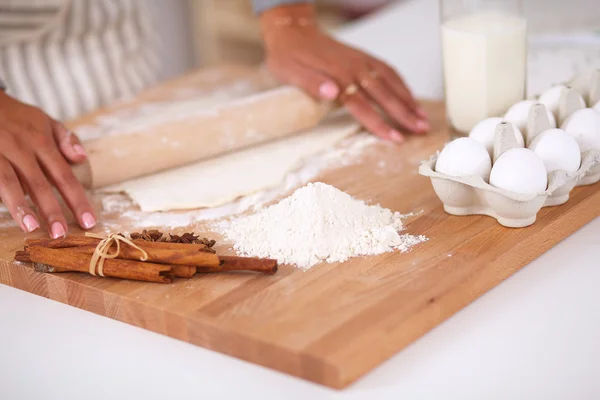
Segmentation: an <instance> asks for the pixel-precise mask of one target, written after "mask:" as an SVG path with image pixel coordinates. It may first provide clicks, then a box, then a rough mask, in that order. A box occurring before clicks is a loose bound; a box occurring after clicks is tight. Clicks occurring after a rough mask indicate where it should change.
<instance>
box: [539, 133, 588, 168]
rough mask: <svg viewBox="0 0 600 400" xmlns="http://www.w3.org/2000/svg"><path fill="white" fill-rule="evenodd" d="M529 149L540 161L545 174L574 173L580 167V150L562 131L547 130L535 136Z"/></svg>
mask: <svg viewBox="0 0 600 400" xmlns="http://www.w3.org/2000/svg"><path fill="white" fill-rule="evenodd" d="M529 149H530V150H531V151H533V152H534V153H535V154H536V155H537V156H538V157H539V158H541V159H542V161H543V162H544V165H545V166H546V172H547V173H550V172H552V171H556V170H563V171H567V172H569V173H573V172H576V171H577V170H578V169H579V167H580V166H581V150H579V145H578V144H577V141H576V140H575V139H574V138H573V137H572V136H570V135H569V134H567V133H566V132H565V131H563V130H562V129H548V130H547V131H544V132H542V133H540V134H539V135H537V136H536V137H535V139H533V141H532V142H531V145H530V146H529Z"/></svg>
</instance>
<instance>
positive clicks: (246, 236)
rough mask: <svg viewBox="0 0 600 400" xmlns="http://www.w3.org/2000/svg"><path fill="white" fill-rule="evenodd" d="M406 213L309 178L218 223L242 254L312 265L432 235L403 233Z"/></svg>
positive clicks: (378, 251)
mask: <svg viewBox="0 0 600 400" xmlns="http://www.w3.org/2000/svg"><path fill="white" fill-rule="evenodd" d="M402 219H403V216H402V215H401V214H400V213H398V212H392V211H390V210H388V209H386V208H383V207H380V206H378V205H367V204H365V203H364V202H363V201H360V200H356V199H354V198H352V197H351V196H350V195H348V194H347V193H344V192H342V191H341V190H338V189H336V188H335V187H333V186H330V185H326V184H324V183H320V182H317V183H309V184H308V185H306V186H304V187H302V188H300V189H298V190H296V191H295V192H294V194H293V195H291V196H290V197H288V198H286V199H284V200H282V201H281V202H279V203H277V204H275V205H272V206H270V207H268V208H265V209H263V210H261V211H259V212H257V213H256V214H253V215H249V216H244V217H241V218H237V219H234V220H232V221H224V222H221V223H219V224H216V229H217V231H219V232H220V233H221V234H223V236H224V237H225V238H226V239H227V240H229V241H232V242H233V243H234V245H233V247H234V249H235V250H236V251H237V252H238V253H240V254H241V255H245V256H251V257H266V258H275V259H277V260H278V261H279V262H280V263H283V264H293V265H296V266H298V267H300V268H303V269H308V268H310V267H312V266H314V265H315V264H318V263H320V262H323V261H326V262H343V261H346V260H348V259H349V258H351V257H356V256H365V255H375V254H382V253H386V252H390V251H394V250H397V251H401V252H406V251H408V250H409V249H410V248H411V247H412V246H414V245H416V244H419V243H421V242H424V241H426V240H427V238H426V237H424V236H413V235H409V234H400V233H399V232H400V231H402V230H403V228H404V227H403V224H402Z"/></svg>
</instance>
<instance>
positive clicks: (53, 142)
mask: <svg viewBox="0 0 600 400" xmlns="http://www.w3.org/2000/svg"><path fill="white" fill-rule="evenodd" d="M85 159H86V153H85V150H84V149H83V147H82V146H81V143H80V142H79V140H78V139H77V137H76V136H75V135H74V134H72V133H71V132H69V131H68V130H67V129H66V128H65V127H64V126H63V125H61V124H60V123H59V122H57V121H55V120H53V119H52V118H50V117H49V116H47V115H46V114H45V113H44V112H43V111H41V110H39V109H38V108H35V107H32V106H30V105H27V104H24V103H21V102H20V101H18V100H16V99H14V98H12V97H10V96H9V95H7V94H6V93H4V92H1V91H0V198H1V199H2V202H3V203H4V204H5V205H6V207H7V208H8V210H9V212H10V214H11V215H12V217H13V219H14V220H15V222H17V224H19V225H20V226H21V229H23V230H24V231H25V232H33V231H35V230H36V229H38V228H39V227H40V222H41V221H42V220H43V221H45V222H46V225H47V226H48V233H49V234H50V236H51V237H52V238H58V237H61V236H65V235H66V233H67V222H66V219H65V216H64V214H63V213H62V211H61V208H60V203H59V201H58V199H57V197H56V195H55V193H54V191H53V190H52V189H53V186H54V187H56V188H57V189H58V191H59V192H60V194H61V195H62V197H63V198H64V199H65V202H66V203H67V205H68V206H69V208H70V209H71V211H72V212H73V214H74V215H75V216H76V218H77V220H78V222H79V225H80V226H81V227H82V228H84V229H89V228H91V227H93V226H94V225H95V224H96V218H95V216H94V210H93V208H92V206H91V204H90V202H89V200H88V199H87V196H86V194H85V191H84V189H83V186H82V185H81V184H80V183H79V181H77V179H76V178H75V176H74V175H73V172H72V170H71V167H70V165H69V163H81V162H83V161H85ZM26 194H28V195H29V197H30V198H31V200H32V202H33V203H34V204H35V206H36V208H37V211H38V212H37V214H36V213H35V212H34V211H33V209H32V208H31V207H30V206H29V204H28V202H27V200H26V198H25V195H26Z"/></svg>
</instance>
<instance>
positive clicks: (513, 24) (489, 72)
mask: <svg viewBox="0 0 600 400" xmlns="http://www.w3.org/2000/svg"><path fill="white" fill-rule="evenodd" d="M526 25H527V24H526V21H525V19H524V18H522V17H521V16H519V15H516V14H510V13H504V12H502V11H501V10H481V11H476V12H473V13H468V14H466V15H460V16H457V17H454V18H449V19H447V20H445V21H443V23H442V52H443V55H442V60H443V70H444V90H445V99H446V110H447V118H448V121H449V123H450V125H451V126H452V127H453V128H454V129H455V130H457V131H458V132H460V133H462V134H468V133H469V131H470V130H471V129H472V128H473V127H474V126H475V125H476V124H477V123H478V122H479V121H481V120H483V119H485V118H487V117H492V116H501V115H502V114H504V112H505V111H506V110H507V109H508V108H509V107H510V106H511V105H512V104H514V103H516V102H518V101H520V100H522V99H523V98H524V96H525V77H526V69H527V28H526Z"/></svg>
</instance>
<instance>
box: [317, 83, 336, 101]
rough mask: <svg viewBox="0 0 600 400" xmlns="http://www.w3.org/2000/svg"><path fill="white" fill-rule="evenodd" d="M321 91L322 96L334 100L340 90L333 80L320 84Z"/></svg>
mask: <svg viewBox="0 0 600 400" xmlns="http://www.w3.org/2000/svg"><path fill="white" fill-rule="evenodd" d="M319 93H320V94H321V96H322V97H323V98H325V99H327V100H333V99H335V98H336V97H338V94H339V93H340V90H339V89H338V87H337V85H336V84H335V83H332V82H325V83H322V84H321V86H319Z"/></svg>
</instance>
